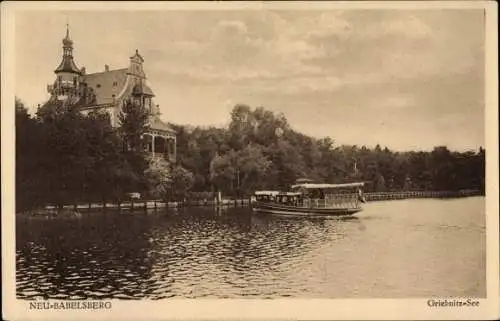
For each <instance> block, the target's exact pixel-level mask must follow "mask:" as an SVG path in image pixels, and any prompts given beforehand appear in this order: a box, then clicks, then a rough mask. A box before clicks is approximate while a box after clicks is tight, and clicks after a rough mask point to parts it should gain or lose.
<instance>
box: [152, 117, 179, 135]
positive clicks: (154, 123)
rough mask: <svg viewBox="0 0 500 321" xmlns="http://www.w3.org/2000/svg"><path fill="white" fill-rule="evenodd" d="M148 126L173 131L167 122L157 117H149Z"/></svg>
mask: <svg viewBox="0 0 500 321" xmlns="http://www.w3.org/2000/svg"><path fill="white" fill-rule="evenodd" d="M149 128H151V129H156V130H161V131H165V132H170V133H175V130H174V129H173V128H172V126H170V125H169V124H167V123H165V122H163V121H162V120H161V119H160V118H159V117H157V116H154V117H152V119H151V122H150V125H149Z"/></svg>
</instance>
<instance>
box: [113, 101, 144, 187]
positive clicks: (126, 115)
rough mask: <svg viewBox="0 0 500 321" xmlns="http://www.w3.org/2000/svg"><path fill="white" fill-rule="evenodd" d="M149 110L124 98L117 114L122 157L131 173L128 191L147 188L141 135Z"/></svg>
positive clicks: (142, 135)
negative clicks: (122, 151)
mask: <svg viewBox="0 0 500 321" xmlns="http://www.w3.org/2000/svg"><path fill="white" fill-rule="evenodd" d="M149 116H150V115H149V112H148V111H147V110H146V108H145V107H144V106H143V105H141V104H137V103H135V102H134V101H132V100H126V101H124V102H123V104H122V109H121V112H120V114H119V115H118V120H119V123H120V129H119V132H120V136H121V139H122V142H123V143H122V144H123V148H124V157H125V159H126V161H127V162H128V163H129V166H130V168H131V170H132V172H133V173H132V175H130V176H129V178H130V179H129V180H128V186H127V189H128V190H129V191H141V192H144V191H146V190H147V181H146V180H145V178H144V176H143V174H144V171H145V170H146V169H147V167H148V162H147V160H146V155H145V151H144V142H143V137H144V134H145V133H146V131H147V129H148V122H149Z"/></svg>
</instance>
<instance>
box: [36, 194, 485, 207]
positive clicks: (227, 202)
mask: <svg viewBox="0 0 500 321" xmlns="http://www.w3.org/2000/svg"><path fill="white" fill-rule="evenodd" d="M479 195H483V194H482V193H481V192H480V191H478V190H461V191H404V192H377V193H364V197H365V199H366V201H367V202H376V201H388V200H403V199H412V198H455V197H469V196H479ZM251 203H252V201H251V199H249V198H242V199H222V200H221V201H220V202H217V201H216V200H207V199H205V200H190V201H185V202H165V201H162V200H128V201H123V202H105V203H85V204H84V203H78V204H71V205H64V206H63V207H62V209H63V210H65V211H75V212H82V211H83V212H84V211H91V210H103V211H105V210H144V211H147V210H156V209H165V208H181V207H197V206H200V207H203V206H211V207H217V208H220V207H232V206H235V207H246V206H250V205H251ZM44 209H45V210H47V211H57V210H58V209H57V207H56V206H53V205H48V206H45V207H44Z"/></svg>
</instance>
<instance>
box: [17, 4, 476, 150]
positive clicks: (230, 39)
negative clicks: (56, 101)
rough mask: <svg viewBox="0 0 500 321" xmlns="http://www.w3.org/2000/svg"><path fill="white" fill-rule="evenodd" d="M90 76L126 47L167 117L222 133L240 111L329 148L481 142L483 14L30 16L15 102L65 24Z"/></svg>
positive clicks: (32, 92) (27, 93)
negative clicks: (263, 113) (257, 112)
mask: <svg viewBox="0 0 500 321" xmlns="http://www.w3.org/2000/svg"><path fill="white" fill-rule="evenodd" d="M67 21H68V22H69V24H70V32H71V38H72V39H73V41H74V48H75V49H74V58H75V62H76V64H77V65H78V66H79V67H82V66H85V67H86V69H87V73H92V72H97V71H103V70H104V65H105V64H108V65H110V68H111V69H115V68H124V67H127V66H128V62H129V57H130V56H131V55H132V54H133V52H134V51H135V49H136V48H137V49H139V52H140V53H141V54H142V55H143V57H144V59H145V65H144V67H145V71H146V73H147V76H148V79H149V83H150V85H151V87H152V89H153V90H154V92H155V94H156V102H157V103H158V104H159V105H160V108H161V111H162V113H163V115H162V117H163V118H164V119H165V120H166V121H171V122H174V123H180V124H193V125H224V124H227V122H228V120H229V112H230V110H231V109H232V107H233V106H234V105H235V104H237V103H244V104H248V105H250V106H252V107H258V106H263V107H265V108H267V109H270V110H273V111H276V112H283V113H284V114H285V116H286V117H287V119H288V120H289V122H290V124H291V125H292V126H293V127H294V128H295V129H297V130H299V131H302V132H304V133H306V134H309V135H313V136H316V137H324V136H330V137H331V138H332V139H334V140H335V141H336V143H337V144H343V143H345V144H357V145H360V146H361V145H367V146H374V145H375V144H377V143H379V144H380V145H382V146H387V147H389V148H392V149H396V150H408V149H430V148H432V147H433V146H435V145H448V146H449V147H450V148H451V149H456V150H464V149H477V148H478V147H479V146H484V80H483V78H484V21H483V11H482V10H473V9H469V10H450V9H448V10H345V11H340V10H330V11H317V10H316V11H261V10H259V11H255V10H253V11H205V12H201V11H175V12H172V11H164V12H153V11H151V12H129V13H127V12H77V13H76V12H47V11H46V12H31V13H23V14H18V15H17V16H16V40H17V42H16V54H17V55H16V65H15V67H16V77H17V78H16V95H17V96H18V97H20V98H21V99H22V100H24V101H25V102H26V103H27V104H29V105H31V106H35V105H36V104H37V103H42V102H43V101H44V100H45V99H46V98H47V97H48V96H47V93H46V85H47V84H49V83H52V82H53V81H54V79H55V75H54V73H53V70H54V69H55V68H56V67H57V65H58V64H59V62H60V60H61V55H62V48H61V40H62V38H63V37H64V34H65V24H66V22H67Z"/></svg>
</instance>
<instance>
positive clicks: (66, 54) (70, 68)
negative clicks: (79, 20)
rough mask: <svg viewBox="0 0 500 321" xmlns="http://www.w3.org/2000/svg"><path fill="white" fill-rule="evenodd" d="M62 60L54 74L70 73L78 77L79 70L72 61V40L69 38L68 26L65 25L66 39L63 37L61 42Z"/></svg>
mask: <svg viewBox="0 0 500 321" xmlns="http://www.w3.org/2000/svg"><path fill="white" fill-rule="evenodd" d="M62 43H63V59H62V61H61V63H60V64H59V66H58V67H57V68H56V70H55V71H54V72H55V73H59V72H71V73H75V74H78V75H80V74H81V70H80V69H79V68H78V67H77V66H76V64H75V62H74V61H73V40H71V38H70V37H69V26H68V25H66V37H64V39H63V41H62Z"/></svg>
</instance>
